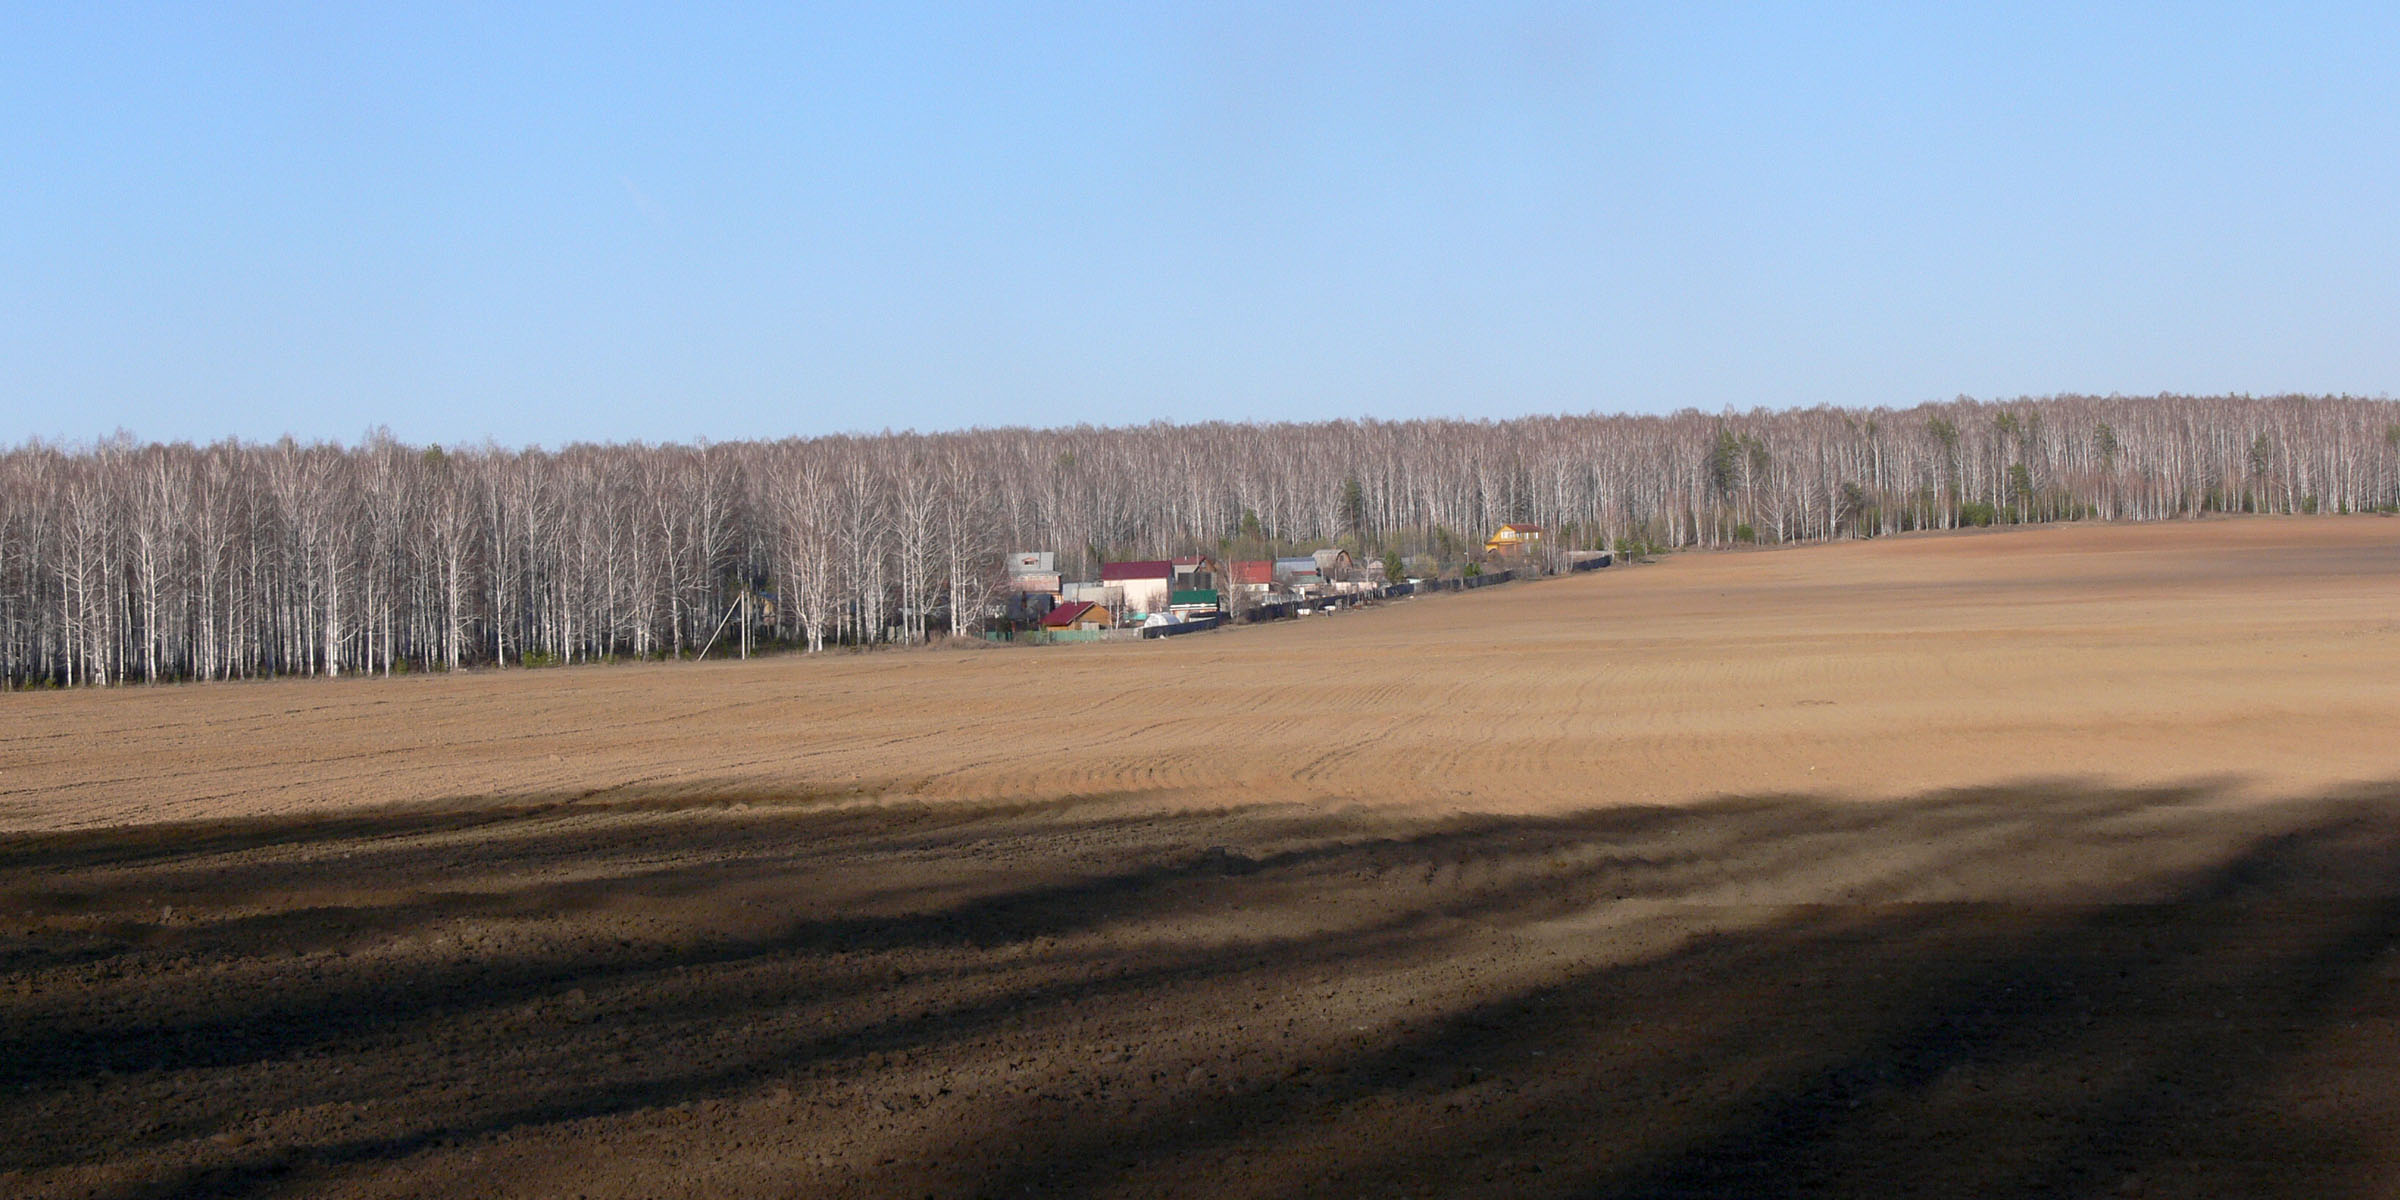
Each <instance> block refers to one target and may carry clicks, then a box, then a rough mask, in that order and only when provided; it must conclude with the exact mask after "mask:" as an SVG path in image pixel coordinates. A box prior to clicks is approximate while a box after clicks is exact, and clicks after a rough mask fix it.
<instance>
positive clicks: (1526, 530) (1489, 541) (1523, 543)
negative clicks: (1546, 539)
mask: <svg viewBox="0 0 2400 1200" xmlns="http://www.w3.org/2000/svg"><path fill="white" fill-rule="evenodd" d="M1541 540H1542V527H1541V526H1539V525H1524V524H1509V525H1503V526H1501V527H1500V528H1499V530H1498V531H1497V532H1495V533H1493V534H1492V536H1490V537H1488V538H1485V539H1484V541H1483V548H1484V549H1485V550H1486V551H1488V552H1490V553H1493V554H1507V553H1511V552H1514V551H1519V550H1531V549H1532V548H1533V547H1534V546H1536V545H1538V544H1540V542H1541Z"/></svg>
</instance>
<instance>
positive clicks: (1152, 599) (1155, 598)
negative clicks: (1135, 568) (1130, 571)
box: [1109, 579, 1167, 613]
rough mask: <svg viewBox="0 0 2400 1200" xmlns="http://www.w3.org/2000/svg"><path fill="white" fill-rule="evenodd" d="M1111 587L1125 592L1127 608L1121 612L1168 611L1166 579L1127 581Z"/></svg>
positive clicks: (1120, 581)
mask: <svg viewBox="0 0 2400 1200" xmlns="http://www.w3.org/2000/svg"><path fill="white" fill-rule="evenodd" d="M1109 586H1111V587H1115V588H1121V589H1123V590H1124V595H1125V606H1124V608H1123V609H1122V610H1121V611H1125V612H1139V613H1154V612H1165V611H1167V581H1166V580H1164V579H1125V580H1119V581H1118V582H1116V583H1113V584H1110V585H1109Z"/></svg>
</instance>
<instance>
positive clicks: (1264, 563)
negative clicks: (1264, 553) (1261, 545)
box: [1233, 558, 1275, 583]
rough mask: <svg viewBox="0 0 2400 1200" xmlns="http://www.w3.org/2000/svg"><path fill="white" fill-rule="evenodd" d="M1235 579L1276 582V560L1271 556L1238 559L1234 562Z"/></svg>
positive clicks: (1238, 580)
mask: <svg viewBox="0 0 2400 1200" xmlns="http://www.w3.org/2000/svg"><path fill="white" fill-rule="evenodd" d="M1233 581H1234V582H1235V583H1273V582H1275V560H1274V559H1271V558H1245V559H1240V560H1237V561H1235V563H1234V564H1233Z"/></svg>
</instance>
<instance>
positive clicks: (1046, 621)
mask: <svg viewBox="0 0 2400 1200" xmlns="http://www.w3.org/2000/svg"><path fill="white" fill-rule="evenodd" d="M1097 607H1099V606H1098V605H1096V604H1093V603H1092V602H1091V601H1089V600H1070V601H1068V602H1066V603H1065V604H1061V605H1059V606H1058V607H1057V608H1054V609H1051V610H1050V615H1049V616H1046V617H1043V618H1042V626H1043V627H1044V628H1047V629H1064V628H1066V627H1067V626H1069V625H1072V624H1074V623H1075V622H1077V621H1080V620H1082V619H1083V614H1085V613H1087V612H1090V611H1092V610H1093V609H1094V608H1097Z"/></svg>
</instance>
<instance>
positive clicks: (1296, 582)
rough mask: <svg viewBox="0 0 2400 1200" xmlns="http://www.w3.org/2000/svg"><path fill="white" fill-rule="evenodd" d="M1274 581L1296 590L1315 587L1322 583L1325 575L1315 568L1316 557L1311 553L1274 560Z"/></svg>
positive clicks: (1290, 589) (1288, 588)
mask: <svg viewBox="0 0 2400 1200" xmlns="http://www.w3.org/2000/svg"><path fill="white" fill-rule="evenodd" d="M1275 582H1276V583H1279V584H1281V585H1283V587H1284V588H1285V589H1286V590H1289V591H1298V590H1299V589H1301V588H1304V587H1317V586H1319V585H1321V584H1323V583H1324V582H1325V575H1324V573H1323V572H1321V571H1319V570H1318V569H1317V559H1316V556H1315V555H1313V554H1312V555H1306V556H1302V557H1298V558H1279V559H1276V560H1275Z"/></svg>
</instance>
